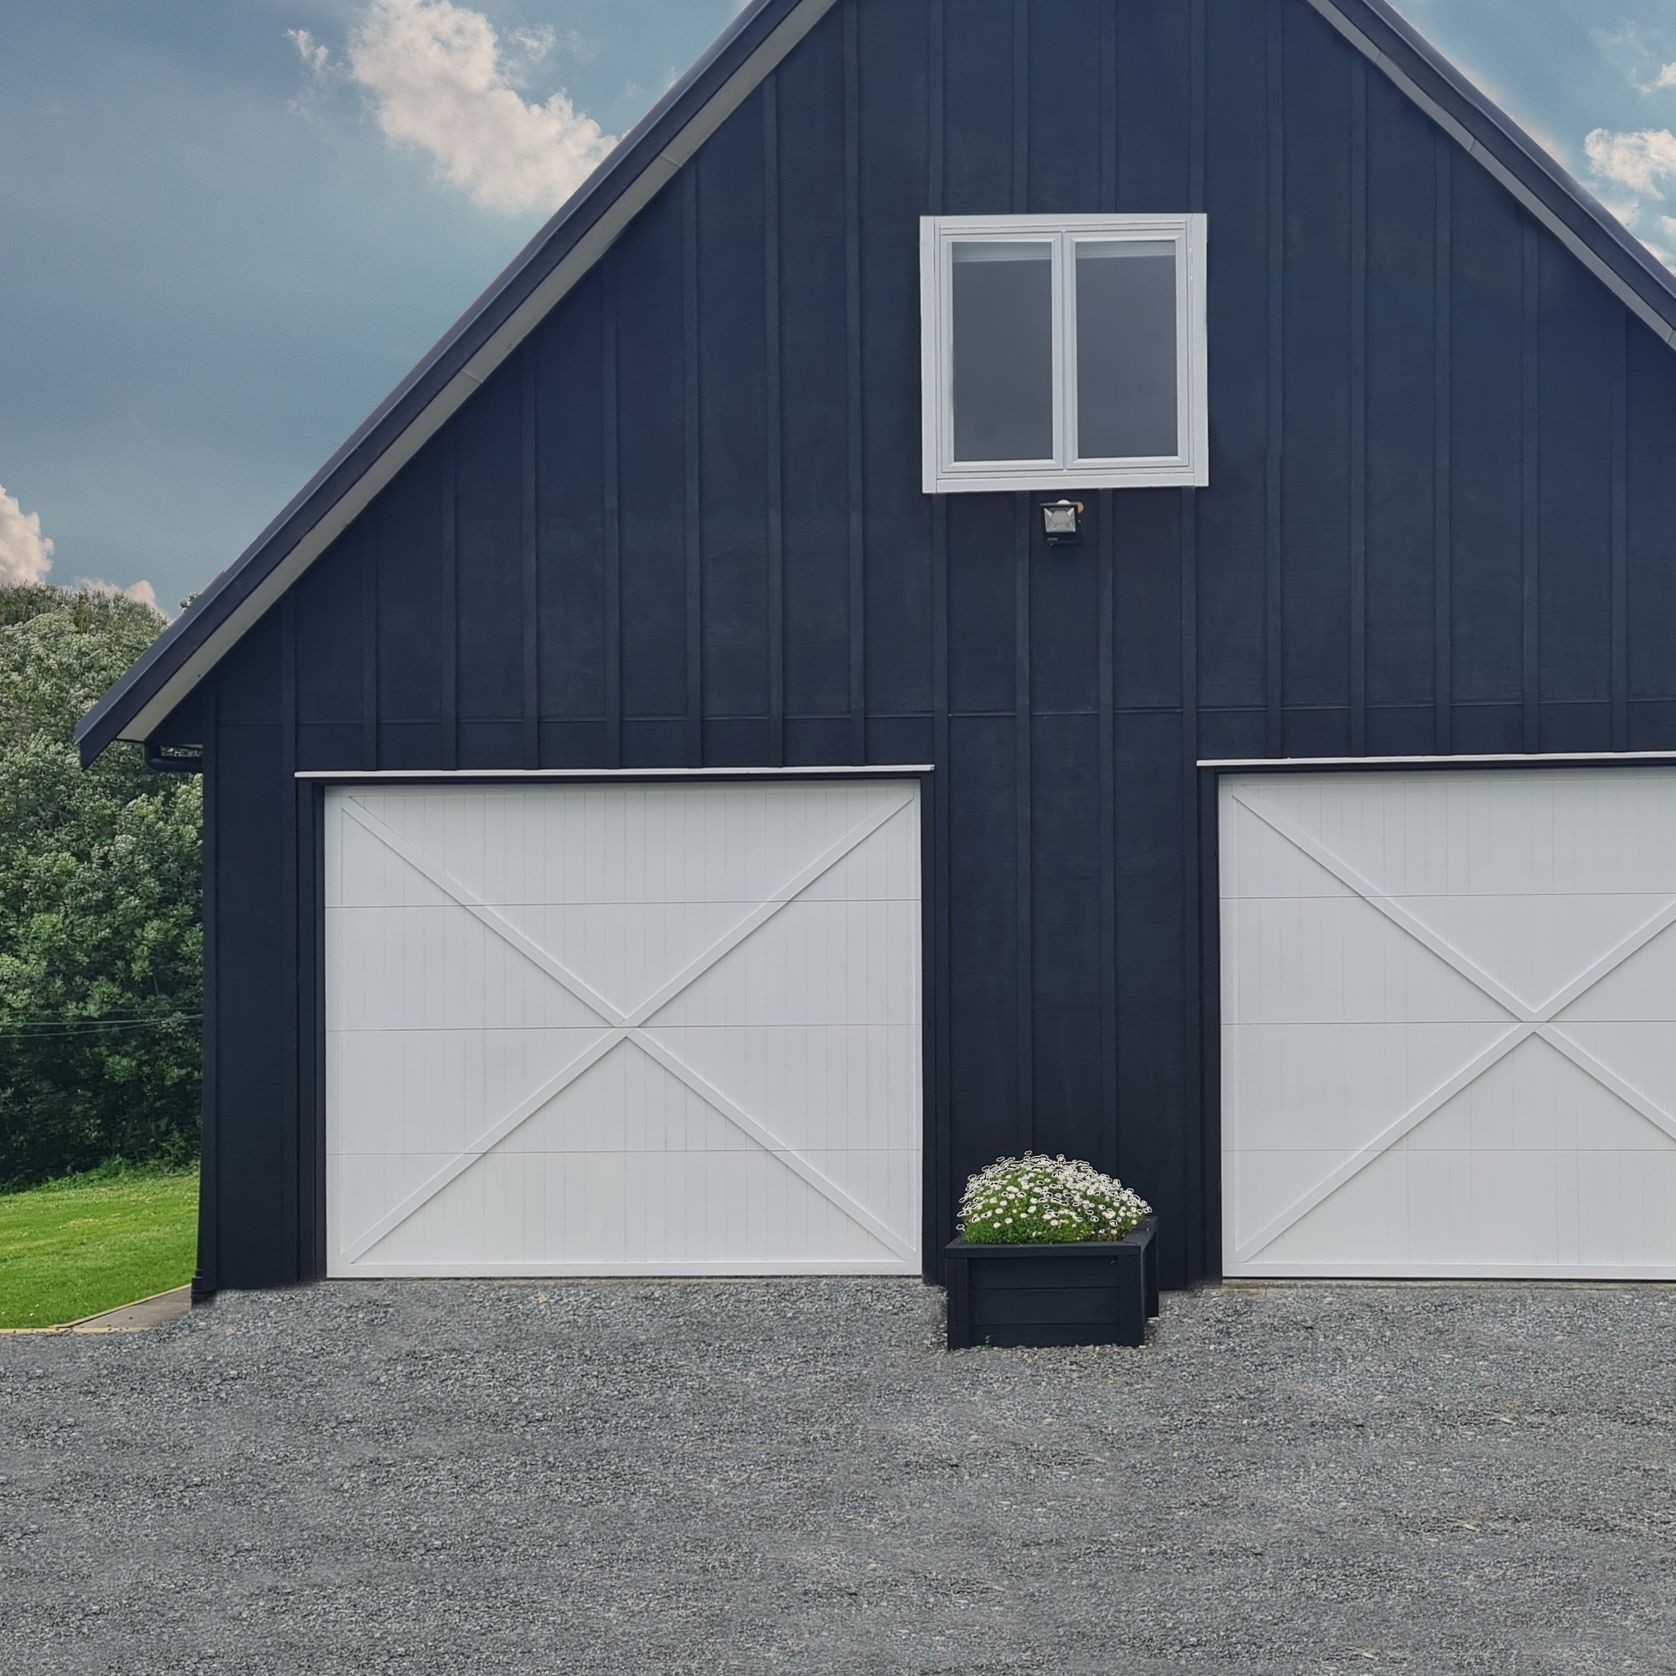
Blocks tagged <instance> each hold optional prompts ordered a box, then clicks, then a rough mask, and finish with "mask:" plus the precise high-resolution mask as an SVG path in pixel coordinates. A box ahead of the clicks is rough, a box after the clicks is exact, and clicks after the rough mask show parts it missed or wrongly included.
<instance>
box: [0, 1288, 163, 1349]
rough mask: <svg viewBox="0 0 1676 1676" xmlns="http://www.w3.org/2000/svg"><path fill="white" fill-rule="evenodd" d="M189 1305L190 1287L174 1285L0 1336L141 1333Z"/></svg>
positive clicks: (1, 1330)
mask: <svg viewBox="0 0 1676 1676" xmlns="http://www.w3.org/2000/svg"><path fill="white" fill-rule="evenodd" d="M191 1307H192V1288H191V1287H190V1286H176V1287H174V1288H172V1289H171V1290H170V1291H167V1292H157V1293H154V1294H153V1295H152V1296H151V1297H149V1298H141V1299H140V1300H139V1302H138V1303H132V1304H121V1305H119V1306H118V1307H117V1308H115V1309H103V1310H100V1312H99V1313H98V1314H97V1315H84V1316H83V1317H82V1318H81V1320H79V1321H66V1322H64V1323H63V1324H62V1325H61V1326H57V1327H0V1337H5V1338H23V1337H40V1336H42V1335H47V1334H52V1333H143V1332H145V1331H146V1329H147V1328H149V1327H161V1326H162V1325H163V1324H164V1323H165V1322H166V1321H178V1320H179V1319H180V1318H181V1316H183V1315H185V1314H186V1312H187V1311H188V1310H189V1309H191Z"/></svg>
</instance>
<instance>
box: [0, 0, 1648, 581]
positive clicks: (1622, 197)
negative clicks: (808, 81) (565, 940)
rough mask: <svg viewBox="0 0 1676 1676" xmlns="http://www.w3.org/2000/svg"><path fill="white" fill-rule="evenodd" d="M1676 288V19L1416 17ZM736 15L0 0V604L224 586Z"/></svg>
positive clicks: (535, 5)
mask: <svg viewBox="0 0 1676 1676" xmlns="http://www.w3.org/2000/svg"><path fill="white" fill-rule="evenodd" d="M1398 4H1399V7H1400V9H1401V10H1403V11H1404V12H1405V13H1406V14H1407V15H1408V17H1409V18H1410V19H1411V21H1412V22H1414V23H1415V24H1416V25H1417V26H1418V27H1419V28H1421V29H1422V30H1423V31H1424V32H1425V33H1426V34H1427V35H1429V36H1430V37H1431V39H1432V40H1433V41H1435V42H1436V43H1437V44H1438V46H1440V47H1441V48H1442V49H1443V50H1444V51H1445V52H1446V53H1447V54H1448V55H1449V56H1450V57H1451V58H1453V59H1454V60H1455V62H1456V63H1457V64H1459V65H1460V66H1461V68H1462V69H1463V70H1465V71H1466V72H1467V73H1468V74H1469V75H1470V76H1471V77H1472V79H1473V80H1474V81H1476V82H1477V83H1478V84H1479V85H1480V86H1481V87H1483V88H1484V89H1485V90H1486V91H1487V92H1488V93H1490V95H1491V96H1492V97H1493V98H1495V100H1496V101H1497V102H1498V103H1499V104H1501V105H1502V106H1503V108H1504V109H1506V110H1508V111H1509V112H1511V113H1512V114H1513V115H1514V116H1515V117H1516V118H1517V119H1518V120H1519V121H1520V122H1521V123H1522V124H1523V125H1524V126H1525V127H1526V128H1527V129H1528V130H1529V131H1530V132H1531V133H1532V134H1533V135H1534V136H1535V137H1536V138H1537V139H1538V140H1539V141H1541V142H1542V143H1543V144H1544V145H1546V146H1547V147H1548V148H1549V150H1550V151H1552V152H1553V153H1554V154H1555V155H1556V156H1557V157H1558V158H1559V160H1560V161H1561V162H1562V163H1563V164H1564V165H1565V166H1566V167H1567V168H1568V169H1569V170H1570V171H1571V172H1572V173H1573V174H1574V175H1576V176H1577V177H1578V178H1579V179H1580V180H1582V181H1584V182H1585V183H1586V184H1587V185H1589V186H1590V187H1591V189H1592V190H1594V191H1595V192H1596V194H1597V195H1598V196H1599V197H1600V198H1601V199H1602V200H1603V201H1604V202H1606V203H1607V205H1608V207H1609V208H1611V209H1612V211H1613V212H1614V213H1615V214H1617V215H1619V216H1620V217H1621V218H1622V219H1624V220H1625V221H1626V222H1627V223H1628V224H1629V225H1630V226H1631V227H1632V229H1633V230H1634V231H1635V232H1636V233H1637V234H1638V235H1639V236H1640V237H1642V238H1643V239H1644V240H1646V241H1647V243H1648V244H1649V245H1650V246H1652V247H1653V248H1654V249H1655V251H1656V252H1657V253H1658V254H1659V255H1660V256H1661V257H1664V258H1666V259H1668V260H1671V262H1672V264H1673V265H1676V0H1398ZM738 5H739V0H145V3H144V4H136V3H134V0H52V3H51V4H43V3H42V0H0V40H3V43H4V50H3V51H0V580H7V581H17V580H50V581H53V582H60V583H66V584H70V583H78V582H90V583H95V584H97V585H100V586H105V587H111V588H116V589H120V590H123V591H125V592H130V593H132V594H134V595H135V597H138V598H143V599H155V601H156V602H157V603H158V604H159V605H160V607H161V608H162V609H163V610H165V611H166V612H170V613H172V612H173V611H174V610H176V609H177V607H178V604H179V602H180V600H181V599H182V598H183V597H184V596H186V595H188V594H190V593H193V592H196V591H197V590H199V589H201V588H202V587H203V586H204V585H205V584H206V583H207V582H208V581H209V580H210V578H211V577H212V576H213V575H214V574H215V573H216V572H217V571H218V570H220V569H222V568H223V567H224V566H226V565H227V564H229V563H230V562H231V561H232V560H233V559H235V558H236V557H237V556H238V555H239V553H240V552H241V551H243V549H244V548H245V547H246V546H247V545H248V544H249V542H250V541H251V539H252V538H253V537H254V536H255V535H256V534H257V533H258V532H259V531H260V530H261V529H262V527H263V526H264V525H265V524H266V523H267V522H268V521H269V519H270V518H272V516H273V515H274V514H275V513H276V512H277V511H278V510H279V509H280V507H281V506H283V505H284V503H285V502H286V501H287V500H288V499H289V498H290V497H291V495H292V494H294V493H295V491H296V490H297V489H298V488H299V487H301V485H302V484H303V483H304V482H305V481H306V480H307V479H308V478H309V477H310V476H311V475H312V474H313V473H314V471H315V470H316V469H317V468H318V467H319V466H320V465H321V464H322V463H323V462H324V461H325V459H326V458H327V456H328V455H329V454H330V453H331V452H332V451H333V450H334V449H335V448H336V447H337V445H338V444H339V443H340V442H342V441H343V439H344V438H345V437H346V436H347V435H348V434H349V433H350V432H351V431H352V430H353V429H354V428H355V427H356V425H358V424H359V423H360V421H361V420H362V419H363V418H364V417H365V416H366V415H367V414H368V413H369V412H370V411H371V410H372V409H373V408H374V407H375V406H377V404H378V403H379V402H380V401H381V400H382V399H383V397H384V396H385V395H386V394H387V393H388V392H389V391H390V390H391V389H392V388H393V387H394V386H395V385H396V384H397V383H398V382H399V381H400V380H401V378H402V377H403V376H405V374H406V373H407V372H408V371H409V370H410V369H411V368H412V366H413V365H414V364H415V363H416V362H417V361H418V360H419V359H420V357H421V356H422V355H423V354H424V352H425V351H426V350H427V349H428V348H429V347H430V345H431V344H432V343H434V342H435V341H436V339H437V338H439V337H440V336H441V335H442V334H443V332H444V331H445V330H446V329H447V328H448V326H449V325H450V324H451V323H452V322H453V321H454V320H455V319H456V318H457V317H458V315H459V314H460V313H462V312H463V310H464V309H465V308H466V307H467V305H468V304H469V303H470V302H471V301H472V300H473V299H474V298H475V297H476V296H477V295H478V293H479V292H480V291H482V289H483V288H484V286H485V285H487V284H488V283H489V281H490V280H491V279H493V278H494V276H495V275H496V274H497V273H498V272H499V271H500V270H501V268H502V267H504V266H505V264H506V263H507V262H508V261H509V260H510V259H511V258H512V256H513V255H515V254H516V252H517V251H518V250H519V248H520V247H521V246H522V245H523V244H524V242H525V241H526V240H527V239H528V238H529V237H530V235H531V234H532V233H533V232H534V231H535V230H536V229H537V228H538V227H539V226H540V224H541V223H542V221H543V220H545V219H546V217H547V216H548V215H550V214H551V213H552V212H553V210H555V209H556V208H557V207H558V206H559V205H560V204H561V203H562V202H563V201H564V199H565V198H566V197H568V196H569V194H570V193H571V192H572V191H573V190H574V189H575V187H576V186H577V185H579V184H580V182H581V181H582V180H583V179H585V178H586V176H587V174H588V172H589V170H591V169H592V168H593V167H594V165H595V164H596V163H597V162H598V161H599V160H600V159H601V158H602V157H603V156H605V155H606V154H607V152H608V151H609V149H610V146H611V144H612V141H613V139H614V137H615V136H617V135H619V134H622V133H623V132H625V131H626V130H627V129H628V128H629V127H631V126H632V125H633V123H634V122H635V121H636V120H637V119H638V118H639V117H640V116H641V115H643V114H644V113H645V111H646V110H647V109H648V108H649V107H650V105H651V104H652V103H653V102H654V101H655V100H656V99H657V98H658V97H659V96H660V95H661V94H662V93H663V91H664V90H665V89H666V88H667V87H668V85H669V84H670V83H671V82H672V81H673V80H674V79H675V78H676V77H677V76H678V75H679V74H681V73H682V72H683V71H684V70H685V69H686V67H687V66H688V65H689V64H691V63H692V62H693V60H694V59H696V58H697V57H698V56H699V55H700V54H701V53H702V52H703V51H704V49H705V48H706V47H707V46H708V45H709V44H710V42H711V41H712V40H713V39H714V38H715V37H716V36H717V35H718V34H719V33H720V32H721V31H722V30H723V29H724V28H725V27H726V26H727V24H728V23H729V21H730V20H731V19H732V17H733V15H734V14H735V13H736V11H737V10H738Z"/></svg>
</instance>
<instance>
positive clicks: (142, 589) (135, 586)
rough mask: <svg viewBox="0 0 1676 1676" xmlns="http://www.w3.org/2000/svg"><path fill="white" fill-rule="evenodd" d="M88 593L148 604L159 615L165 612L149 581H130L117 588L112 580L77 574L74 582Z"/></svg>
mask: <svg viewBox="0 0 1676 1676" xmlns="http://www.w3.org/2000/svg"><path fill="white" fill-rule="evenodd" d="M75 585H76V586H77V587H78V588H81V589H82V590H84V591H85V592H87V593H90V594H104V595H106V596H107V597H109V598H111V599H131V600H133V601H134V603H135V604H136V605H149V606H150V607H151V609H152V610H153V611H155V612H156V613H157V614H158V615H159V616H165V615H167V613H166V612H165V611H164V610H163V607H162V606H161V605H159V604H158V603H157V590H156V589H155V588H154V587H152V585H151V584H150V583H149V582H130V583H129V584H128V586H127V587H126V588H119V587H118V586H117V585H116V583H114V582H105V581H101V580H100V579H99V578H98V577H97V576H78V577H77V578H76V584H75Z"/></svg>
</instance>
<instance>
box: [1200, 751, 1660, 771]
mask: <svg viewBox="0 0 1676 1676" xmlns="http://www.w3.org/2000/svg"><path fill="white" fill-rule="evenodd" d="M1591 762H1645V763H1654V764H1656V763H1661V762H1668V763H1676V752H1671V751H1533V752H1529V753H1524V752H1511V753H1504V754H1502V755H1499V756H1494V755H1483V756H1470V755H1462V756H1446V757H1200V758H1199V764H1198V765H1199V767H1200V768H1219V769H1229V770H1235V771H1239V772H1242V773H1252V772H1259V771H1261V770H1263V769H1272V770H1274V771H1275V772H1276V773H1280V772H1284V771H1286V770H1297V771H1298V772H1300V773H1307V772H1308V771H1309V770H1311V769H1316V768H1454V767H1469V768H1470V767H1477V768H1493V767H1495V766H1496V765H1497V764H1499V763H1507V764H1510V765H1517V764H1523V765H1524V766H1525V767H1527V768H1544V767H1546V768H1564V767H1567V766H1571V765H1575V766H1578V767H1581V766H1583V765H1584V764H1587V763H1591Z"/></svg>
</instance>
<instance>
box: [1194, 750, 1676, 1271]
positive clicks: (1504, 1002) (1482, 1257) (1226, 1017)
mask: <svg viewBox="0 0 1676 1676" xmlns="http://www.w3.org/2000/svg"><path fill="white" fill-rule="evenodd" d="M1220 826H1221V844H1220V855H1221V860H1220V867H1221V897H1222V902H1221V919H1222V1123H1223V1218H1224V1222H1223V1263H1224V1271H1225V1272H1226V1273H1227V1274H1229V1275H1467V1276H1472V1275H1508V1276H1514V1275H1526V1276H1552V1277H1580V1278H1588V1277H1594V1278H1611V1277H1620V1278H1634V1277H1647V1278H1654V1277H1676V1140H1673V1137H1676V1118H1673V1117H1672V1115H1671V1114H1672V1113H1673V1112H1676V932H1672V931H1671V930H1670V929H1669V928H1670V926H1671V925H1672V923H1673V921H1676V773H1672V772H1670V771H1667V770H1664V769H1658V768H1619V767H1612V768H1604V767H1603V768H1584V769H1493V770H1470V771H1469V770H1450V771H1430V772H1427V771H1424V770H1414V771H1407V772H1400V773H1397V772H1394V773H1383V772H1380V773H1347V774H1336V775H1335V774H1299V775H1293V774H1270V775H1252V776H1249V777H1242V778H1233V779H1224V781H1223V783H1222V787H1221V822H1220Z"/></svg>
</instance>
